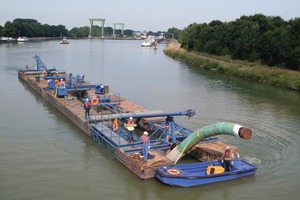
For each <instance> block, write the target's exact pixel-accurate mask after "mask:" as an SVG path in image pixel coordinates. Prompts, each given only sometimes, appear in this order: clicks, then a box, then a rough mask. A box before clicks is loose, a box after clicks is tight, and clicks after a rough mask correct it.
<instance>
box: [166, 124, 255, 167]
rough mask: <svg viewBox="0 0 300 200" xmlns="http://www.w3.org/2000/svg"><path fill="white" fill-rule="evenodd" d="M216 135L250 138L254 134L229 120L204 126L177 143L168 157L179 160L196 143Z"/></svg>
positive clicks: (173, 160)
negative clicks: (228, 121)
mask: <svg viewBox="0 0 300 200" xmlns="http://www.w3.org/2000/svg"><path fill="white" fill-rule="evenodd" d="M215 135H231V136H237V137H240V138H242V139H245V140H248V139H250V137H251V136H252V130H251V129H249V128H245V127H243V126H241V125H238V124H234V123H227V122H219V123H215V124H211V125H208V126H204V127H203V128H201V129H198V130H197V131H195V132H194V133H192V134H190V135H189V136H188V137H187V138H186V139H185V140H183V141H182V142H181V143H180V144H179V145H177V146H176V147H175V148H174V149H173V150H172V151H171V152H170V153H169V154H168V155H167V158H168V159H169V160H171V161H172V162H175V161H176V162H177V161H178V160H179V159H180V158H181V157H182V156H184V155H185V153H186V152H187V151H188V150H190V149H191V148H192V147H193V146H194V145H196V144H198V143H199V142H200V141H202V140H203V139H205V138H207V137H211V136H215Z"/></svg>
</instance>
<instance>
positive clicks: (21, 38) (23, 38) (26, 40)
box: [17, 37, 28, 42]
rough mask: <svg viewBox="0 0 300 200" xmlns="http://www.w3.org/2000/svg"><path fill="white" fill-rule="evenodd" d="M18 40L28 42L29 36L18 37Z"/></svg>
mask: <svg viewBox="0 0 300 200" xmlns="http://www.w3.org/2000/svg"><path fill="white" fill-rule="evenodd" d="M17 42H28V38H27V37H18V39H17Z"/></svg>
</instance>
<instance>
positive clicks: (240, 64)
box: [164, 40, 300, 91]
mask: <svg viewBox="0 0 300 200" xmlns="http://www.w3.org/2000/svg"><path fill="white" fill-rule="evenodd" d="M164 53H165V54H166V55H167V56H170V57H172V58H174V59H179V60H181V61H184V62H186V63H188V64H192V65H194V66H198V67H201V68H203V69H206V70H211V71H216V72H219V73H225V74H228V75H231V76H236V77H239V78H243V79H247V80H250V81H255V82H261V83H264V84H269V85H273V86H276V87H281V88H286V89H290V90H295V91H300V72H297V71H291V70H286V69H281V68H277V67H268V66H265V65H261V64H258V63H250V62H247V61H241V60H231V58H229V57H224V56H223V57H221V56H214V55H209V54H206V53H198V52H193V51H191V52H188V51H187V50H185V49H183V48H181V47H180V43H178V42H177V41H176V40H173V41H171V42H169V43H168V45H167V46H166V48H165V49H164Z"/></svg>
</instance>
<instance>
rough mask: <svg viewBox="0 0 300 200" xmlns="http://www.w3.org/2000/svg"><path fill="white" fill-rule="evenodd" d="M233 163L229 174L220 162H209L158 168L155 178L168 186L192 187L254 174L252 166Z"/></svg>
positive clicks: (254, 169)
mask: <svg viewBox="0 0 300 200" xmlns="http://www.w3.org/2000/svg"><path fill="white" fill-rule="evenodd" d="M233 162H234V163H233V166H232V168H231V170H230V171H229V172H224V168H223V166H222V162H221V161H211V162H198V163H188V164H175V165H169V166H163V167H159V168H157V169H156V175H155V176H156V178H157V179H158V180H160V181H161V182H163V183H165V184H167V185H170V186H178V187H193V186H199V185H205V184H210V183H217V182H222V181H228V180H232V179H237V178H241V177H245V176H250V175H254V174H255V171H256V167H255V166H254V165H252V164H250V163H248V162H246V161H244V160H241V159H235V160H233Z"/></svg>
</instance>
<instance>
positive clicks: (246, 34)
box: [168, 14, 300, 70]
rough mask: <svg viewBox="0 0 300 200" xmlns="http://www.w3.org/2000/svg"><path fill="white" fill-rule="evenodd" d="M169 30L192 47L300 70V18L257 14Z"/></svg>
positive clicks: (221, 54) (189, 47) (186, 46)
mask: <svg viewBox="0 0 300 200" xmlns="http://www.w3.org/2000/svg"><path fill="white" fill-rule="evenodd" d="M168 31H170V32H172V33H173V34H174V36H175V35H176V36H177V37H178V40H179V42H180V43H181V46H182V47H183V48H184V49H186V50H189V51H197V52H205V53H209V54H214V55H218V56H230V57H231V58H232V59H241V60H248V61H250V62H255V61H258V62H261V63H262V64H266V65H269V66H277V67H282V68H287V69H291V70H300V18H295V19H291V20H289V21H285V20H283V19H282V18H280V17H268V16H264V15H262V14H256V15H253V16H242V17H240V18H239V19H237V20H235V21H232V22H221V21H218V20H214V21H212V22H210V23H209V24H206V23H204V24H197V23H193V24H190V25H189V26H188V27H186V28H185V29H183V30H177V29H175V28H173V29H169V30H168Z"/></svg>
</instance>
